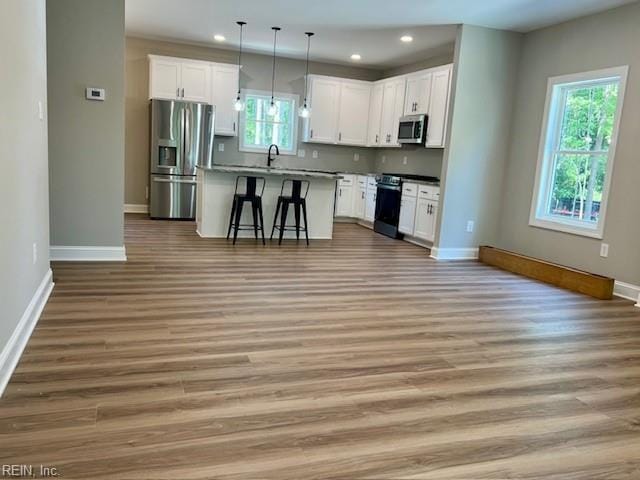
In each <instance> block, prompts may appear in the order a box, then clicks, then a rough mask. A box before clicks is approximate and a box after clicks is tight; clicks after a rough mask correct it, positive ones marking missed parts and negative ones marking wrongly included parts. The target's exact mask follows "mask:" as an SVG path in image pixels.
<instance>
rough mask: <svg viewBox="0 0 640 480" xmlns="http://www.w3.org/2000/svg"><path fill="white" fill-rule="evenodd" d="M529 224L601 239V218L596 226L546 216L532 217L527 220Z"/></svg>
mask: <svg viewBox="0 0 640 480" xmlns="http://www.w3.org/2000/svg"><path fill="white" fill-rule="evenodd" d="M529 226H531V227H536V228H543V229H545V230H553V231H556V232H561V233H569V234H571V235H577V236H580V237H587V238H595V239H599V240H602V238H603V236H604V235H603V232H602V219H601V220H600V226H599V227H598V228H588V227H581V226H578V225H573V224H570V223H568V222H567V223H565V222H560V221H557V220H552V219H548V218H533V219H530V220H529Z"/></svg>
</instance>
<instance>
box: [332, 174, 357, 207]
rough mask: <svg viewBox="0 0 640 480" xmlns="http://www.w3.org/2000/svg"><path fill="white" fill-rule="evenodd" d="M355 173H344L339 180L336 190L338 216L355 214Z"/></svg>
mask: <svg viewBox="0 0 640 480" xmlns="http://www.w3.org/2000/svg"><path fill="white" fill-rule="evenodd" d="M355 183H356V181H355V175H343V178H341V179H340V180H338V189H337V191H336V217H352V216H353V195H354V193H353V192H354V187H355Z"/></svg>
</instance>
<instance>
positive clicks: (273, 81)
mask: <svg viewBox="0 0 640 480" xmlns="http://www.w3.org/2000/svg"><path fill="white" fill-rule="evenodd" d="M271 30H273V70H272V72H271V103H270V104H269V108H268V109H267V115H270V116H274V115H275V114H276V113H278V109H277V108H276V102H275V101H274V98H273V94H274V91H275V87H276V40H277V38H278V32H279V31H280V30H281V28H280V27H271Z"/></svg>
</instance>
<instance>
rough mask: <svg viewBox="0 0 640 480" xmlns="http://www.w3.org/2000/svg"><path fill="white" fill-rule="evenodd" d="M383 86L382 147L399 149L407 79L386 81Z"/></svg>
mask: <svg viewBox="0 0 640 480" xmlns="http://www.w3.org/2000/svg"><path fill="white" fill-rule="evenodd" d="M383 85H384V94H383V96H382V116H381V121H380V125H381V126H380V146H381V147H399V146H400V144H399V143H398V125H399V123H400V117H401V116H402V114H403V111H404V90H405V85H406V78H405V77H400V78H393V79H390V80H386V81H385V82H384V83H383Z"/></svg>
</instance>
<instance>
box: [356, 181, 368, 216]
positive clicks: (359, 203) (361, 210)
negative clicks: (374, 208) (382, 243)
mask: <svg viewBox="0 0 640 480" xmlns="http://www.w3.org/2000/svg"><path fill="white" fill-rule="evenodd" d="M353 193H354V195H353V216H354V217H355V218H359V219H360V220H364V215H365V210H366V202H367V177H366V176H362V175H358V181H357V185H356V186H355V188H354V190H353Z"/></svg>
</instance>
